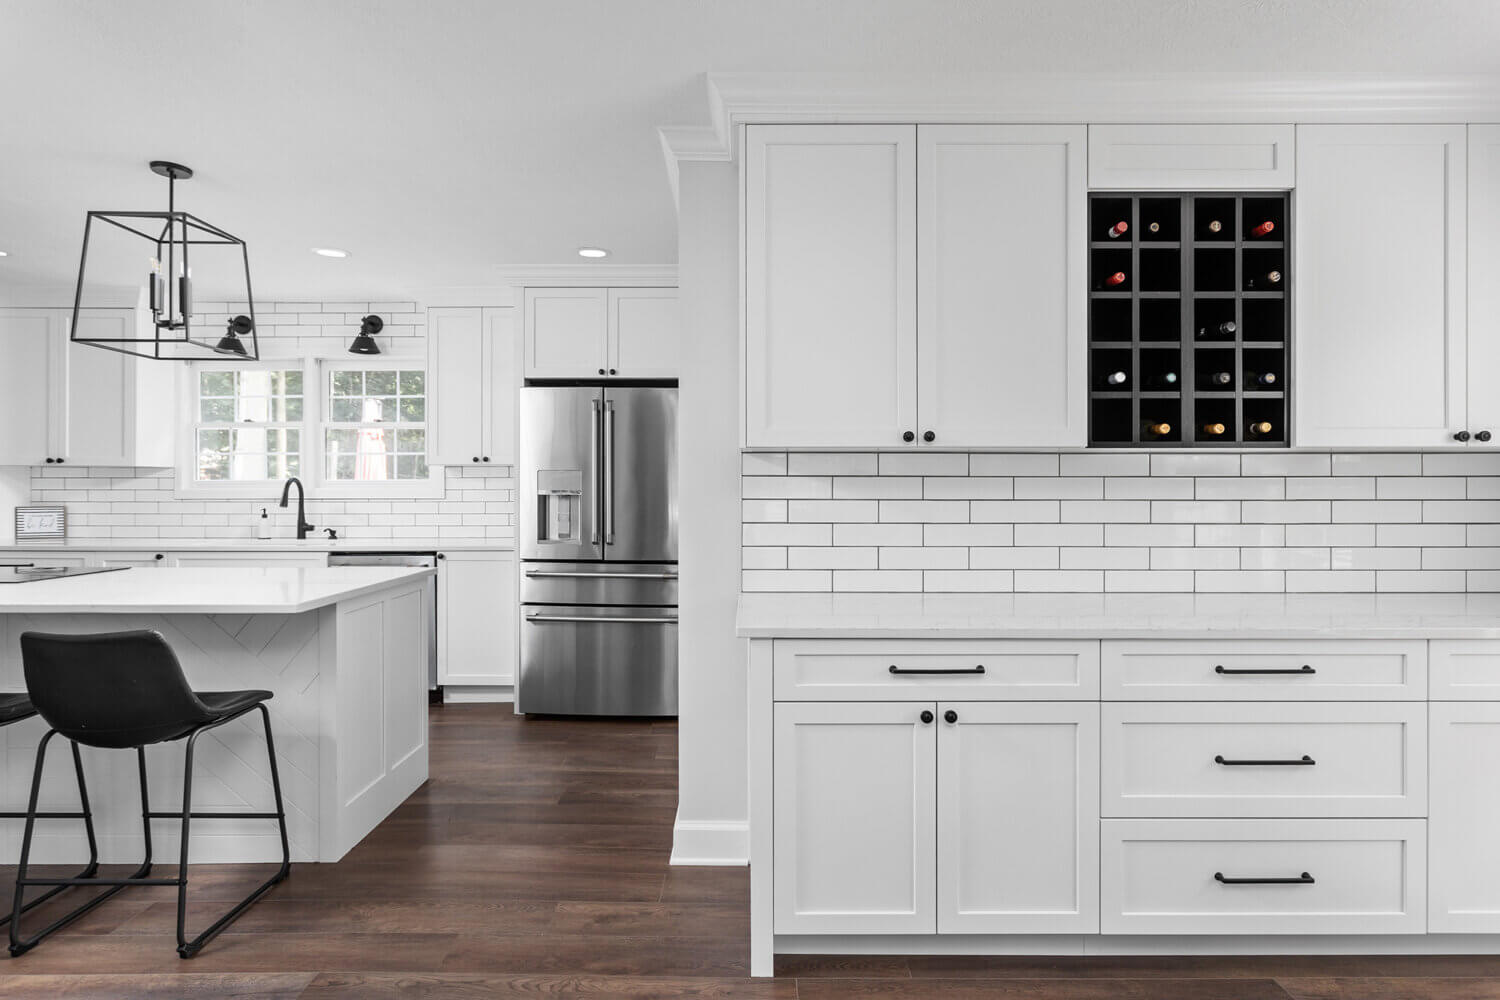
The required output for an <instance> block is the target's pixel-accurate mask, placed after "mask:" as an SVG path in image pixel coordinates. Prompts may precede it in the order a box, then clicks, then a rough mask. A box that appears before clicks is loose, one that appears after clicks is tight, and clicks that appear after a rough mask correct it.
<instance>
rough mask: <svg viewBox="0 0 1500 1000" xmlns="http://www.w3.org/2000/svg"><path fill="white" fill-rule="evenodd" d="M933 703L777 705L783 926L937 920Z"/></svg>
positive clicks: (841, 930)
mask: <svg viewBox="0 0 1500 1000" xmlns="http://www.w3.org/2000/svg"><path fill="white" fill-rule="evenodd" d="M936 709H937V706H936V704H934V703H931V702H816V703H797V702H786V703H782V704H778V705H777V706H776V707H775V721H774V729H775V737H774V738H775V747H776V752H775V764H774V767H775V777H774V782H775V805H774V812H775V819H774V826H775V832H774V834H773V836H774V842H775V848H774V851H775V858H776V871H775V917H774V920H775V927H776V933H777V934H898V933H911V934H931V933H933V932H934V931H935V930H936V929H937V915H936V910H935V906H936V892H935V888H936V885H935V877H936V868H937V866H936V864H935V860H936V843H935V837H936V829H937V767H936V765H937V728H936V722H935V721H934V713H935V712H936ZM924 712H925V713H927V714H926V716H925V719H926V721H924V716H923V713H924Z"/></svg>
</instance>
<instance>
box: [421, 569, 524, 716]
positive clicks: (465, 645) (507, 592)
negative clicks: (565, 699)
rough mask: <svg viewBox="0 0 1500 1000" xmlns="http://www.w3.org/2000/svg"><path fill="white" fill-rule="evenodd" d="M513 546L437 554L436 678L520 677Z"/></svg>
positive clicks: (483, 682)
mask: <svg viewBox="0 0 1500 1000" xmlns="http://www.w3.org/2000/svg"><path fill="white" fill-rule="evenodd" d="M516 608H517V603H516V557H515V553H514V552H493V551H491V552H443V553H440V554H439V555H438V582H437V612H438V615H437V617H438V624H437V627H438V683H439V684H452V685H460V686H462V685H475V686H497V685H508V684H514V683H515V678H516V656H517V650H516V625H517V622H516Z"/></svg>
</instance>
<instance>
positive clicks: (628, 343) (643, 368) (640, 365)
mask: <svg viewBox="0 0 1500 1000" xmlns="http://www.w3.org/2000/svg"><path fill="white" fill-rule="evenodd" d="M680 345H681V331H680V323H679V320H678V315H677V289H675V288H611V289H610V290H609V367H610V369H611V372H610V374H613V375H617V376H619V377H620V378H676V377H677V373H678V371H679V370H680V368H681V362H680V359H679V352H680V349H681V346H680Z"/></svg>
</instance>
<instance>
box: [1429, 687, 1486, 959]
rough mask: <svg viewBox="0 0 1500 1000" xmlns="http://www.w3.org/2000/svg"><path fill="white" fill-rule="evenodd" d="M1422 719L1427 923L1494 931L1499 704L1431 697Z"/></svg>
mask: <svg viewBox="0 0 1500 1000" xmlns="http://www.w3.org/2000/svg"><path fill="white" fill-rule="evenodd" d="M1428 721H1429V724H1430V726H1431V729H1432V773H1433V776H1434V777H1433V782H1432V813H1431V818H1430V825H1431V838H1432V855H1431V857H1432V861H1431V864H1430V866H1429V868H1428V876H1429V878H1430V879H1431V880H1432V885H1431V902H1430V904H1429V906H1428V916H1427V929H1428V930H1429V931H1431V932H1432V933H1434V934H1442V933H1451V934H1500V850H1496V844H1500V780H1497V777H1496V776H1497V775H1500V702H1493V701H1459V702H1437V701H1435V702H1433V703H1432V705H1431V708H1430V714H1429V720H1428ZM1444 776H1451V777H1448V778H1446V779H1445V778H1444Z"/></svg>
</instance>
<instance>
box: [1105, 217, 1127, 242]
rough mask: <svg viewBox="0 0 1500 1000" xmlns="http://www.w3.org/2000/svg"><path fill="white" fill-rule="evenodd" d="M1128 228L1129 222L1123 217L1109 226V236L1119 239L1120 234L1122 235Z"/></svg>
mask: <svg viewBox="0 0 1500 1000" xmlns="http://www.w3.org/2000/svg"><path fill="white" fill-rule="evenodd" d="M1129 229H1130V223H1128V222H1126V221H1125V220H1124V219H1121V220H1120V221H1119V222H1116V223H1115V224H1114V225H1113V226H1110V227H1109V238H1110V239H1112V240H1114V239H1119V238H1120V237H1121V236H1124V235H1125V233H1126V232H1127V231H1128V230H1129Z"/></svg>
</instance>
